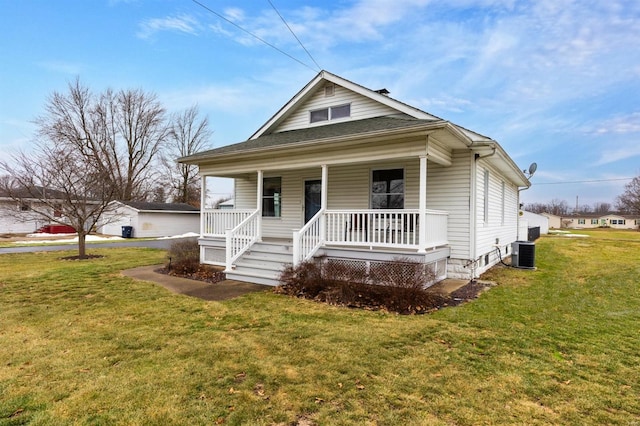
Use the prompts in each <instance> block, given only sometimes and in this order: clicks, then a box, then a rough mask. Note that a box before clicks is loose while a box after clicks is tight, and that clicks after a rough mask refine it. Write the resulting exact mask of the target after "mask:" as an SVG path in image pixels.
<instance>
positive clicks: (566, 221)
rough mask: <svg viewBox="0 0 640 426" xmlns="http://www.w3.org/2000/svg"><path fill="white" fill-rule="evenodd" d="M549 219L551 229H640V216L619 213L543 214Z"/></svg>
mask: <svg viewBox="0 0 640 426" xmlns="http://www.w3.org/2000/svg"><path fill="white" fill-rule="evenodd" d="M542 214H543V215H544V216H546V217H548V218H549V226H550V227H551V228H556V229H560V228H571V229H588V228H614V229H638V228H639V227H640V216H635V215H626V214H619V213H605V214H590V213H584V214H570V215H563V216H557V215H552V214H550V213H542Z"/></svg>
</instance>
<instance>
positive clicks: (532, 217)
mask: <svg viewBox="0 0 640 426" xmlns="http://www.w3.org/2000/svg"><path fill="white" fill-rule="evenodd" d="M520 217H521V218H522V220H526V221H527V224H528V226H529V228H536V227H539V228H540V234H548V233H549V217H547V216H545V215H542V214H537V213H532V212H528V211H526V210H523V211H522V215H521V216H520Z"/></svg>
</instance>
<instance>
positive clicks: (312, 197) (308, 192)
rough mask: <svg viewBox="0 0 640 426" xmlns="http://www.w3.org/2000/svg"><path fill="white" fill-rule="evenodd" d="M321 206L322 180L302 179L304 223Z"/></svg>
mask: <svg viewBox="0 0 640 426" xmlns="http://www.w3.org/2000/svg"><path fill="white" fill-rule="evenodd" d="M321 206H322V181H321V180H305V181H304V223H307V222H309V221H310V220H311V218H312V217H313V216H315V214H316V213H318V212H319V211H320V207H321Z"/></svg>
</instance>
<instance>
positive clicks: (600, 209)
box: [593, 202, 611, 214]
mask: <svg viewBox="0 0 640 426" xmlns="http://www.w3.org/2000/svg"><path fill="white" fill-rule="evenodd" d="M610 211H611V204H610V203H605V202H597V203H593V212H594V213H596V214H606V213H609V212H610Z"/></svg>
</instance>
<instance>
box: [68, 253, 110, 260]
mask: <svg viewBox="0 0 640 426" xmlns="http://www.w3.org/2000/svg"><path fill="white" fill-rule="evenodd" d="M101 257H104V256H102V255H100V254H87V255H85V256H83V257H80V256H78V255H75V256H65V257H61V258H60V259H61V260H89V259H100V258H101Z"/></svg>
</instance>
